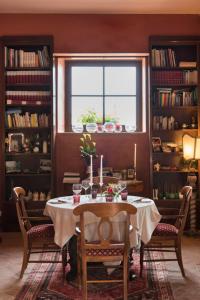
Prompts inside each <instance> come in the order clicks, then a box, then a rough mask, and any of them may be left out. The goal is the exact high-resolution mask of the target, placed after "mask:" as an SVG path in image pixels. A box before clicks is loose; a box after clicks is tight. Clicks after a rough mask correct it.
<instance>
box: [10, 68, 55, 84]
mask: <svg viewBox="0 0 200 300" xmlns="http://www.w3.org/2000/svg"><path fill="white" fill-rule="evenodd" d="M50 76H51V72H50V71H7V72H6V81H7V84H30V83H31V84H45V83H46V84H47V83H49V82H50V78H51V77H50Z"/></svg>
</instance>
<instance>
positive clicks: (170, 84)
mask: <svg viewBox="0 0 200 300" xmlns="http://www.w3.org/2000/svg"><path fill="white" fill-rule="evenodd" d="M197 86H198V85H197V84H184V83H181V84H179V83H153V84H152V87H153V88H156V87H177V88H178V89H180V88H195V87H197Z"/></svg>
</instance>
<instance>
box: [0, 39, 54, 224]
mask: <svg viewBox="0 0 200 300" xmlns="http://www.w3.org/2000/svg"><path fill="white" fill-rule="evenodd" d="M1 40H2V44H1V51H2V55H1V57H2V62H3V63H2V64H1V72H0V74H1V79H2V85H1V99H2V102H1V105H0V110H1V111H0V115H1V120H5V122H2V127H1V131H0V135H1V145H2V146H1V154H0V157H1V159H2V161H1V166H2V168H1V174H0V175H1V189H2V191H1V210H2V225H3V230H10V229H12V230H13V229H15V228H17V227H16V223H17V219H16V209H15V203H14V201H13V199H12V188H13V187H14V186H22V187H23V188H24V189H25V190H26V192H27V194H28V192H29V198H28V199H27V206H28V208H29V209H31V210H33V211H32V214H34V213H36V214H37V213H39V212H40V210H41V209H42V208H44V206H45V202H46V201H45V199H46V198H47V195H48V196H49V197H50V196H52V194H53V165H52V157H53V104H52V103H53V101H52V66H53V38H52V37H51V36H4V37H2V39H1ZM31 193H32V197H31ZM33 193H34V198H35V201H33ZM37 193H38V194H37ZM37 195H38V200H36V199H37Z"/></svg>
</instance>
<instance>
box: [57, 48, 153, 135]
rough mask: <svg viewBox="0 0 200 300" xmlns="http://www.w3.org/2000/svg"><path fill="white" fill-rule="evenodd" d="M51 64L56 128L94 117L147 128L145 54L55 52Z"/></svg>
mask: <svg viewBox="0 0 200 300" xmlns="http://www.w3.org/2000/svg"><path fill="white" fill-rule="evenodd" d="M54 67H55V76H54V79H55V89H54V95H55V100H56V101H55V105H56V106H55V109H56V127H57V132H64V131H72V127H73V125H74V124H77V123H86V122H89V121H90V122H92V121H93V120H94V121H95V122H96V123H105V122H108V121H114V122H115V123H119V124H121V125H129V126H127V127H129V128H130V126H131V127H132V128H133V129H134V131H137V132H141V131H142V132H145V131H146V124H148V123H147V111H148V97H147V67H148V54H145V53H144V54H137V53H136V54H133V53H129V54H63V55H62V54H55V55H54ZM127 127H126V126H123V130H124V131H126V130H125V128H127Z"/></svg>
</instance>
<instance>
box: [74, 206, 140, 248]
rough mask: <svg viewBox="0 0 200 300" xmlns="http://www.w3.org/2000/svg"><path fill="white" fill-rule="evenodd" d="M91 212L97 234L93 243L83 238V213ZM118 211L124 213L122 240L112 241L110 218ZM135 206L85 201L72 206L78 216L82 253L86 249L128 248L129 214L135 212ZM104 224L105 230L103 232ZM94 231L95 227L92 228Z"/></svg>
mask: <svg viewBox="0 0 200 300" xmlns="http://www.w3.org/2000/svg"><path fill="white" fill-rule="evenodd" d="M86 212H90V213H93V214H94V215H95V216H96V217H98V218H100V219H98V225H97V235H98V241H96V242H95V243H92V242H87V241H86V238H85V213H86ZM120 212H125V213H126V218H125V222H124V232H123V237H124V238H123V241H120V242H117V243H113V241H112V234H113V224H112V221H111V220H110V218H112V217H114V216H115V215H117V214H118V213H120ZM136 212H137V208H136V207H134V206H133V205H131V204H129V203H114V202H113V203H86V204H81V205H79V206H77V207H76V208H74V210H73V213H74V215H76V216H80V229H81V249H82V251H83V254H84V253H85V250H86V249H91V248H92V249H105V248H106V249H107V248H111V249H112V248H116V247H117V248H118V247H120V248H123V249H124V250H125V249H128V248H129V225H130V215H131V214H135V213H136ZM104 224H107V225H108V226H106V229H107V231H106V232H104ZM94 230H95V231H96V229H95V228H94Z"/></svg>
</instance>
